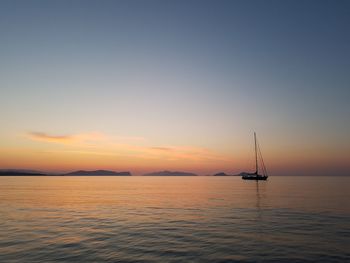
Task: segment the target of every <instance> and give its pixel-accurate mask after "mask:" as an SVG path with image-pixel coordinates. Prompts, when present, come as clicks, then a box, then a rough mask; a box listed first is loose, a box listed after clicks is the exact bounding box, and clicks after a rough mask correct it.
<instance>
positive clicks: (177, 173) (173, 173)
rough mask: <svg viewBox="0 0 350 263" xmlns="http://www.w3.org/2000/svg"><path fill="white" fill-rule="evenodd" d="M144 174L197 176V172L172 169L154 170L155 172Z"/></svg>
mask: <svg viewBox="0 0 350 263" xmlns="http://www.w3.org/2000/svg"><path fill="white" fill-rule="evenodd" d="M143 176H197V174H194V173H188V172H178V171H176V172H172V171H160V172H153V173H147V174H144V175H143Z"/></svg>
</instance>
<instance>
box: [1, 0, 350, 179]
mask: <svg viewBox="0 0 350 263" xmlns="http://www.w3.org/2000/svg"><path fill="white" fill-rule="evenodd" d="M349 25H350V1H277V0H276V1H152V0H149V1H143V0H139V1H133V0H131V1H130V0H125V1H63V0H62V1H14V0H11V1H5V0H4V1H1V2H0V39H1V41H0V92H1V93H0V120H1V129H0V169H6V168H22V169H35V170H42V171H51V172H65V171H71V170H76V169H111V170H116V171H121V170H127V171H131V172H132V173H134V174H142V173H145V172H151V171H158V170H165V169H167V170H182V171H189V172H195V173H198V174H201V175H205V174H212V173H214V172H221V171H224V172H227V173H238V172H241V171H247V170H252V169H253V131H256V132H257V135H258V139H259V142H260V146H261V149H262V153H263V156H264V158H265V162H266V165H267V170H268V171H269V172H270V174H271V175H337V174H342V175H345V174H346V175H350V172H349V171H350V117H349V116H350V30H349Z"/></svg>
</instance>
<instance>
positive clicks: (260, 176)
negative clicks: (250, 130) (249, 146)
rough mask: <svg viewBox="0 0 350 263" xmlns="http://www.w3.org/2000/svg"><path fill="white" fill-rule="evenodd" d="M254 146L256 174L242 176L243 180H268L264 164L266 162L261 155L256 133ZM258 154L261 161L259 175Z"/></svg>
mask: <svg viewBox="0 0 350 263" xmlns="http://www.w3.org/2000/svg"><path fill="white" fill-rule="evenodd" d="M254 146H255V172H254V173H246V174H244V175H243V176H242V179H243V180H266V179H267V178H268V176H267V171H266V167H265V164H264V160H263V158H262V155H261V151H260V147H259V145H258V143H257V141H256V133H255V132H254ZM258 154H259V157H260V159H261V168H260V169H261V172H262V174H259V165H258Z"/></svg>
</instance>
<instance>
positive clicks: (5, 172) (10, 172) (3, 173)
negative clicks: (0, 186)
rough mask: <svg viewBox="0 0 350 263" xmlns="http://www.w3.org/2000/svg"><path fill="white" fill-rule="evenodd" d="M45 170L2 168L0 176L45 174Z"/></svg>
mask: <svg viewBox="0 0 350 263" xmlns="http://www.w3.org/2000/svg"><path fill="white" fill-rule="evenodd" d="M44 175H46V174H45V173H43V172H39V171H33V170H23V169H1V170H0V176H44Z"/></svg>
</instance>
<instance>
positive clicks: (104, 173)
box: [64, 170, 131, 176]
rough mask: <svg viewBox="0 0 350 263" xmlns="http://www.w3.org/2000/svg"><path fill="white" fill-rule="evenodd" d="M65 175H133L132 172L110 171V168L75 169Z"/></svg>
mask: <svg viewBox="0 0 350 263" xmlns="http://www.w3.org/2000/svg"><path fill="white" fill-rule="evenodd" d="M64 175H70V176H72V175H73V176H94V175H103V176H131V173H130V172H115V171H108V170H95V171H85V170H79V171H74V172H70V173H66V174H64Z"/></svg>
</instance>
